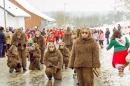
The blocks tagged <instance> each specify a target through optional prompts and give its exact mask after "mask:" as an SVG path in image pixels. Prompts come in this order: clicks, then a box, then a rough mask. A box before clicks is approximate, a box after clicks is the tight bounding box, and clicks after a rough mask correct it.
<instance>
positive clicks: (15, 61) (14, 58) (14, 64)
mask: <svg viewBox="0 0 130 86" xmlns="http://www.w3.org/2000/svg"><path fill="white" fill-rule="evenodd" d="M7 57H8V60H7V65H8V67H9V72H10V73H12V72H13V71H14V69H15V70H16V72H20V71H21V60H20V57H19V54H18V51H17V47H16V46H15V45H12V46H11V47H10V49H9V51H8V52H7Z"/></svg>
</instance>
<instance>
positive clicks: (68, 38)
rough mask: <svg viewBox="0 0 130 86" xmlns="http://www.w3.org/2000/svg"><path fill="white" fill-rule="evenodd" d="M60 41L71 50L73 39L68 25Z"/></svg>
mask: <svg viewBox="0 0 130 86" xmlns="http://www.w3.org/2000/svg"><path fill="white" fill-rule="evenodd" d="M62 41H63V42H64V43H65V45H66V47H67V48H68V49H69V50H70V51H71V49H72V45H73V40H72V32H71V29H70V27H67V31H66V32H65V33H64V37H63V40H62Z"/></svg>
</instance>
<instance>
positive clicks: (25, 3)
mask: <svg viewBox="0 0 130 86" xmlns="http://www.w3.org/2000/svg"><path fill="white" fill-rule="evenodd" d="M15 1H16V2H17V3H19V4H20V5H21V6H23V7H24V8H25V9H26V10H28V11H30V12H32V13H34V14H36V15H38V16H40V17H42V18H44V19H46V20H48V21H56V20H55V19H53V18H51V17H49V16H47V15H45V14H43V13H41V12H39V11H37V10H36V9H35V8H34V7H32V6H31V5H30V4H29V3H28V2H26V1H25V0H15Z"/></svg>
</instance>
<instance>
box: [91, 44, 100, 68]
mask: <svg viewBox="0 0 130 86" xmlns="http://www.w3.org/2000/svg"><path fill="white" fill-rule="evenodd" d="M92 58H93V68H99V67H100V60H99V47H98V44H97V43H96V42H95V44H94V47H93V53H92Z"/></svg>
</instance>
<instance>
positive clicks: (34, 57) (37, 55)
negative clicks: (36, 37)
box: [29, 43, 41, 70]
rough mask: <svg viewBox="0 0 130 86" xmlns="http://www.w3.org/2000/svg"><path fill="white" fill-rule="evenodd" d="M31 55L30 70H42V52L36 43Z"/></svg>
mask: <svg viewBox="0 0 130 86" xmlns="http://www.w3.org/2000/svg"><path fill="white" fill-rule="evenodd" d="M29 54H30V66H29V69H30V70H35V69H38V70H40V59H41V50H40V49H39V45H38V44H37V43H34V44H33V45H32V47H31V48H30V51H29Z"/></svg>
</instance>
